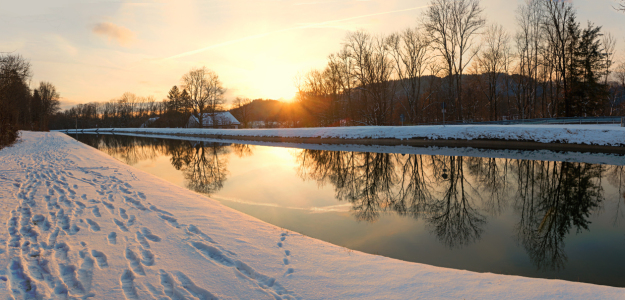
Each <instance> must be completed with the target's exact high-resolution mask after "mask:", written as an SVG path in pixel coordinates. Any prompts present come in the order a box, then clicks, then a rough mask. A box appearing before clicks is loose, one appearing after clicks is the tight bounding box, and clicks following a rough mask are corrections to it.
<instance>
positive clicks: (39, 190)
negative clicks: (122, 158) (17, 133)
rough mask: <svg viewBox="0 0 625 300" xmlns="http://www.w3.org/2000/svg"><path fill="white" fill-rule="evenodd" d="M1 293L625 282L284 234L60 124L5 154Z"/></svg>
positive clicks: (277, 293) (570, 294)
mask: <svg viewBox="0 0 625 300" xmlns="http://www.w3.org/2000/svg"><path fill="white" fill-rule="evenodd" d="M0 161H2V167H1V168H0V169H1V170H0V187H1V188H0V199H1V201H0V204H1V205H2V207H3V208H4V209H2V210H0V218H1V219H2V221H3V222H2V224H5V228H4V229H3V230H0V241H1V242H2V243H4V244H5V248H4V249H3V250H2V251H1V252H0V264H1V265H2V266H3V268H2V269H1V270H0V279H1V280H0V294H2V295H6V296H8V297H9V298H12V297H13V298H15V299H41V298H45V299H50V298H52V299H55V298H58V299H67V298H68V297H72V298H73V297H80V298H88V297H94V298H95V299H167V298H170V299H214V298H220V299H300V298H301V299H303V298H306V299H308V298H312V299H339V298H340V299H346V298H355V299H408V298H410V299H412V298H437V299H444V298H447V299H458V298H464V299H485V298H488V299H513V298H514V299H516V298H533V299H553V298H564V299H617V298H623V297H625V289H621V288H612V287H605V286H597V285H591V284H583V283H574V282H565V281H560V280H546V279H532V278H523V277H517V276H504V275H495V274H489V273H474V272H468V271H461V270H452V269H445V268H439V267H433V266H427V265H423V264H416V263H408V262H403V261H398V260H394V259H389V258H385V257H380V256H375V255H369V254H364V253H360V252H357V251H351V250H347V249H345V248H341V247H338V246H334V245H331V244H328V243H325V242H322V241H318V240H315V239H311V238H308V237H306V236H302V235H300V234H297V233H294V232H288V231H285V230H282V229H280V228H276V227H275V226H272V225H269V224H266V223H264V222H261V221H259V220H257V219H254V218H252V217H249V216H247V215H244V214H242V213H239V212H237V211H234V210H232V209H229V208H227V207H225V206H223V205H221V204H219V203H218V202H216V201H214V200H211V199H209V198H206V197H204V196H202V195H199V194H196V193H193V192H190V191H188V190H186V189H183V188H180V187H177V186H174V185H172V184H170V183H167V182H165V181H163V180H161V179H159V178H157V177H154V176H152V175H149V174H147V173H144V172H141V171H139V170H136V169H134V168H132V167H129V166H126V165H124V164H122V163H120V162H118V161H116V160H115V159H113V158H111V157H109V156H107V155H105V154H103V153H101V152H99V151H97V150H95V149H93V148H91V147H88V146H86V145H83V144H81V143H79V142H77V141H75V140H73V139H71V138H69V137H68V136H66V135H63V134H60V133H30V132H23V133H22V139H21V140H20V142H19V143H17V144H16V145H14V146H12V147H9V148H5V149H3V150H1V151H0Z"/></svg>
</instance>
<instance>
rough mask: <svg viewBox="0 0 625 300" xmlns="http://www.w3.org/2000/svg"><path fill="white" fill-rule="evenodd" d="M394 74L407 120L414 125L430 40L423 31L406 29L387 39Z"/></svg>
mask: <svg viewBox="0 0 625 300" xmlns="http://www.w3.org/2000/svg"><path fill="white" fill-rule="evenodd" d="M387 41H388V43H389V46H390V47H391V55H392V56H393V61H394V63H395V73H396V75H397V78H398V79H399V82H400V86H401V87H402V89H403V91H404V94H405V96H406V99H407V104H408V107H407V109H406V111H407V112H408V119H409V120H410V121H411V122H413V123H416V122H417V113H418V106H419V97H420V96H421V78H422V76H423V74H424V73H425V71H426V69H427V66H428V65H427V62H428V60H429V56H428V50H429V46H430V39H429V38H428V37H427V35H426V33H425V32H424V31H423V30H419V29H417V28H414V29H412V28H408V29H406V30H404V31H403V32H401V33H395V34H392V35H391V36H389V38H388V39H387Z"/></svg>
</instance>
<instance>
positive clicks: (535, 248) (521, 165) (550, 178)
mask: <svg viewBox="0 0 625 300" xmlns="http://www.w3.org/2000/svg"><path fill="white" fill-rule="evenodd" d="M515 168H516V173H517V176H518V179H519V180H518V181H519V192H518V193H517V201H516V204H515V206H516V208H517V210H518V211H519V212H520V214H521V218H520V221H519V224H518V225H517V230H518V231H517V235H518V237H519V239H520V241H521V242H522V244H523V246H524V247H525V249H526V250H527V252H528V254H529V257H530V259H531V260H532V262H533V263H534V264H535V265H536V266H537V267H538V268H539V269H541V268H542V269H556V270H557V269H560V268H563V267H564V265H565V263H566V260H567V257H566V253H565V252H564V237H565V236H566V235H567V234H568V233H569V231H570V230H571V229H573V228H575V230H576V232H577V233H580V232H582V231H583V230H588V225H589V224H590V221H589V220H588V218H589V217H590V214H591V212H592V211H593V209H596V208H598V207H599V205H600V204H601V203H602V202H603V200H604V198H603V188H602V187H601V177H602V173H603V172H604V169H605V168H604V167H603V166H601V165H591V164H585V163H569V162H542V161H517V162H516V165H515Z"/></svg>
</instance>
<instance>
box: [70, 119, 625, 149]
mask: <svg viewBox="0 0 625 300" xmlns="http://www.w3.org/2000/svg"><path fill="white" fill-rule="evenodd" d="M96 131H97V132H113V133H115V132H123V133H140V134H165V135H180V136H195V137H206V138H237V139H240V140H249V141H266V142H292V143H323V144H376V145H409V146H438V147H475V148H485V149H515V150H534V149H546V150H554V151H567V150H568V151H582V152H603V153H619V154H625V147H623V146H625V127H620V126H619V125H574V124H573V125H571V124H568V125H507V126H501V125H453V126H361V127H322V128H279V129H208V128H202V129H200V128H100V129H84V130H79V132H96ZM64 132H72V130H69V131H64Z"/></svg>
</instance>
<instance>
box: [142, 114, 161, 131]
mask: <svg viewBox="0 0 625 300" xmlns="http://www.w3.org/2000/svg"><path fill="white" fill-rule="evenodd" d="M156 120H158V117H154V118H149V119H148V120H147V121H145V123H143V124H141V127H140V128H147V127H148V126H150V125H152V124H154V122H156Z"/></svg>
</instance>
